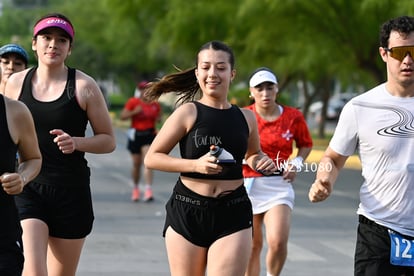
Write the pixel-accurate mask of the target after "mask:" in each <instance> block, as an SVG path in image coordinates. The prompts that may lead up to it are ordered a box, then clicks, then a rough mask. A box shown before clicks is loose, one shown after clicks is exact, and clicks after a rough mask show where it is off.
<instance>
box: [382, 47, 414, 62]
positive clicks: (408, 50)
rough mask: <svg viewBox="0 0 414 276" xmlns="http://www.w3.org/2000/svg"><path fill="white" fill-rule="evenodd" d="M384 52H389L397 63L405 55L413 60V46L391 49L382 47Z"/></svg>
mask: <svg viewBox="0 0 414 276" xmlns="http://www.w3.org/2000/svg"><path fill="white" fill-rule="evenodd" d="M384 50H385V51H387V52H390V56H391V57H393V58H395V59H398V60H399V61H403V60H404V58H405V57H406V56H407V54H409V55H410V57H411V58H413V59H414V46H398V47H392V48H386V47H384Z"/></svg>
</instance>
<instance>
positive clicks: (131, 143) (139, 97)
mask: <svg viewBox="0 0 414 276" xmlns="http://www.w3.org/2000/svg"><path fill="white" fill-rule="evenodd" d="M146 84H147V82H146V81H142V82H140V83H139V84H138V85H137V89H136V90H135V95H134V97H131V98H130V99H129V100H128V101H127V102H126V104H125V106H124V109H123V110H122V112H121V116H120V117H121V120H127V119H131V127H130V129H129V130H128V146H127V147H128V150H129V152H130V153H131V157H132V171H131V176H132V186H133V189H132V195H131V199H132V200H133V201H138V200H139V198H140V190H139V181H140V177H141V166H142V165H143V162H144V158H145V155H146V153H147V151H148V149H149V146H150V145H151V143H152V141H153V140H154V138H155V135H156V123H157V122H158V120H159V119H160V115H161V106H160V104H159V103H158V102H148V101H146V100H145V98H144V97H143V89H145V86H146ZM144 180H145V193H144V200H145V201H151V200H153V193H152V187H151V186H152V181H153V173H152V170H150V169H148V168H146V167H145V166H144Z"/></svg>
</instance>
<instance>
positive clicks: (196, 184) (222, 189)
mask: <svg viewBox="0 0 414 276" xmlns="http://www.w3.org/2000/svg"><path fill="white" fill-rule="evenodd" d="M181 181H182V182H183V184H184V185H185V186H186V187H187V188H188V189H190V190H192V191H193V192H195V193H197V194H199V195H202V196H208V197H218V196H221V195H225V194H227V193H229V192H231V191H234V190H236V189H237V188H239V187H240V185H243V179H234V180H222V179H220V180H212V179H198V178H197V179H196V178H190V177H185V176H181Z"/></svg>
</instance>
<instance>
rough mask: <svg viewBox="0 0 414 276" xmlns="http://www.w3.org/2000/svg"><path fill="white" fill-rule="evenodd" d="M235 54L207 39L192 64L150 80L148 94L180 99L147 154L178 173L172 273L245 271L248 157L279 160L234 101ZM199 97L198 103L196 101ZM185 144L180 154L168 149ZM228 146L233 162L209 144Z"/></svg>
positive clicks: (259, 166) (168, 226)
mask: <svg viewBox="0 0 414 276" xmlns="http://www.w3.org/2000/svg"><path fill="white" fill-rule="evenodd" d="M234 77H235V69H234V55H233V52H232V50H231V49H230V48H229V47H228V46H227V45H225V44H224V43H222V42H219V41H212V42H208V43H207V44H205V45H203V46H202V47H201V49H200V51H199V52H198V54H197V63H196V66H195V67H194V68H191V69H188V70H185V71H180V72H178V73H175V74H171V75H167V76H164V77H163V78H162V79H161V80H160V81H158V82H153V83H150V84H149V86H148V87H147V89H146V96H148V97H149V98H151V99H157V98H158V97H159V96H160V95H162V94H163V93H168V92H175V93H177V94H178V95H179V96H180V98H179V100H178V102H179V103H183V104H182V105H181V106H179V107H178V108H177V109H176V110H175V111H174V112H173V114H172V115H171V116H170V117H169V118H168V119H167V121H166V122H165V123H164V125H163V127H162V128H161V130H160V132H159V133H158V135H157V136H156V138H155V140H154V142H153V143H152V144H151V147H150V149H149V151H148V153H147V155H146V158H145V161H144V162H145V165H146V166H148V167H149V168H151V169H156V170H162V171H167V172H179V173H181V175H180V178H179V179H178V181H177V184H176V186H175V188H174V192H173V194H172V196H171V198H170V200H169V201H168V202H167V205H166V209H167V217H166V221H165V227H164V231H163V233H164V236H165V239H166V247H167V254H168V260H169V265H170V270H171V273H172V274H173V275H205V272H206V269H207V267H208V270H209V273H211V274H213V275H244V272H245V269H246V266H247V262H248V258H249V256H250V250H251V244H252V209H251V203H250V200H249V199H248V196H247V194H246V190H245V189H244V187H243V176H242V166H241V165H242V161H243V159H244V160H246V162H247V164H249V166H251V167H252V168H254V169H255V170H261V171H263V172H265V173H271V172H273V171H274V170H275V169H276V167H275V164H274V163H273V161H272V160H271V159H270V158H269V157H268V156H267V155H265V154H264V153H263V152H262V151H261V149H260V144H259V136H258V131H257V125H256V120H255V117H254V115H253V113H252V112H251V111H247V110H243V111H241V110H240V109H239V108H238V107H236V106H232V105H231V104H230V103H229V102H228V100H227V96H228V92H229V86H230V83H231V82H232V80H233V79H234ZM199 91H201V97H199V100H197V102H192V101H194V100H195V99H196V98H198V97H197V96H198V92H199ZM178 143H180V150H181V155H182V156H181V158H178V157H174V156H171V155H169V153H170V152H171V150H172V149H173V148H174V147H175V146H176V145H177V144H178ZM211 145H215V146H219V147H222V148H224V149H226V150H227V151H228V152H229V154H230V155H231V157H232V158H233V159H234V160H235V164H230V165H224V164H218V163H217V160H218V158H217V157H215V156H213V155H210V154H209V150H210V146H211Z"/></svg>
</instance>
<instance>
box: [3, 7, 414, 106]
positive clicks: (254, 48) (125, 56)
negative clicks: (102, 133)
mask: <svg viewBox="0 0 414 276" xmlns="http://www.w3.org/2000/svg"><path fill="white" fill-rule="evenodd" d="M4 3H5V4H4V6H3V13H2V16H0V33H1V34H2V35H1V36H0V43H2V44H5V43H9V42H17V43H19V44H21V45H22V46H24V47H25V48H26V49H28V50H29V51H28V52H29V53H30V54H31V61H32V63H34V62H35V58H34V56H33V55H32V53H31V51H30V49H31V38H32V28H33V24H34V22H35V20H36V19H38V18H39V17H40V16H41V15H44V14H45V13H48V12H55V11H58V12H61V13H64V14H65V15H67V16H68V17H69V18H70V19H71V20H72V23H73V24H74V26H75V33H76V34H75V41H74V45H73V51H72V55H71V56H70V58H69V59H68V64H69V65H70V66H74V67H76V68H79V69H81V70H83V71H85V72H86V73H88V74H90V75H92V76H94V77H95V78H97V79H113V80H115V82H116V83H118V84H120V86H121V91H124V93H125V94H127V93H130V92H131V91H132V90H133V89H132V88H133V86H134V84H135V83H136V82H137V81H140V80H142V79H148V80H153V79H156V78H158V77H161V76H162V75H164V74H165V73H170V72H172V71H174V67H173V65H176V66H178V67H180V68H183V69H184V68H187V67H191V66H193V65H194V61H195V58H196V57H195V54H196V52H197V51H198V49H199V47H200V46H201V45H202V44H204V43H205V42H207V41H210V40H216V39H217V40H222V41H225V42H227V43H228V44H229V45H230V46H231V47H232V48H233V49H234V52H235V54H236V69H237V72H238V73H237V78H238V81H240V82H242V81H243V80H247V78H248V76H249V74H250V72H251V71H252V70H253V69H254V68H256V67H259V66H267V67H270V68H272V69H273V70H274V71H275V72H276V73H277V75H278V78H279V82H280V87H281V88H282V89H281V90H282V91H283V90H284V89H283V88H284V87H289V89H290V87H295V86H294V85H291V84H292V83H293V84H294V83H297V82H298V81H303V82H305V83H307V84H308V85H309V87H313V88H315V89H314V90H315V91H312V92H313V93H314V94H317V95H318V94H321V93H322V91H319V90H318V89H317V88H318V87H323V86H324V84H326V83H331V82H332V81H334V80H336V81H340V82H341V84H342V85H343V86H344V87H345V88H346V87H348V86H350V87H353V86H362V87H371V86H373V85H375V84H376V83H378V82H380V81H383V80H384V79H385V66H384V64H383V62H382V60H381V59H380V58H379V55H378V46H379V44H378V31H379V27H380V25H381V24H382V22H384V21H385V20H387V19H389V18H391V17H396V16H399V15H403V14H413V13H414V2H413V1H411V0H399V1H395V0H329V1H327V0H227V1H222V0H193V1H188V0H151V1H150V0H127V1H125V0H88V1H84V0H71V1H65V0H49V1H43V0H36V1H24V0H20V2H19V3H20V4H23V6H18V5H12V4H11V3H13V1H8V2H7V1H5V2H4ZM14 3H17V2H16V1H14ZM36 4H37V5H36ZM29 8H30V12H28V9H29ZM245 94H246V90H243V89H240V91H238V90H237V89H234V91H233V90H232V91H231V93H230V95H229V97H230V98H231V99H233V100H234V101H237V102H242V103H243V104H244V103H246V102H248V97H247V95H245ZM279 96H280V97H281V99H280V100H282V99H283V100H285V98H286V101H287V102H289V101H291V99H290V93H285V92H282V93H281V95H279ZM313 96H314V95H313V94H312V93H310V94H309V95H306V97H307V99H308V100H309V101H310V100H311V99H312V97H313ZM246 97H247V98H246Z"/></svg>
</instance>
